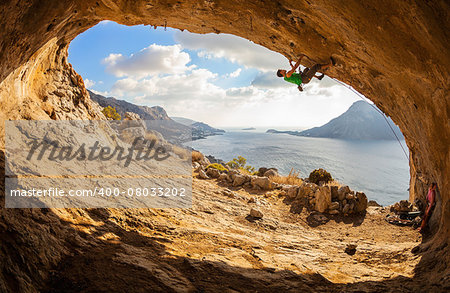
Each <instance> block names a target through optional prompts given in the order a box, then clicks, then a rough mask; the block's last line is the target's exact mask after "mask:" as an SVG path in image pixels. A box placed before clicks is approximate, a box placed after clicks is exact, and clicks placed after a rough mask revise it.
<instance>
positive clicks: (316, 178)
mask: <svg viewBox="0 0 450 293" xmlns="http://www.w3.org/2000/svg"><path fill="white" fill-rule="evenodd" d="M332 180H333V178H332V177H331V174H330V173H328V172H327V171H326V170H324V169H316V170H314V171H312V172H311V174H309V181H310V182H312V183H315V184H319V182H320V181H323V182H325V183H328V182H330V181H332Z"/></svg>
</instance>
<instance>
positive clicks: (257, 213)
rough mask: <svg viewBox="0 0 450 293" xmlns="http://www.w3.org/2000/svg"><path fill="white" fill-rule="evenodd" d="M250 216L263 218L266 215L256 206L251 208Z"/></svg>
mask: <svg viewBox="0 0 450 293" xmlns="http://www.w3.org/2000/svg"><path fill="white" fill-rule="evenodd" d="M250 216H252V217H253V218H255V219H261V218H262V217H263V216H264V215H263V213H262V212H261V211H260V210H258V209H255V208H251V209H250Z"/></svg>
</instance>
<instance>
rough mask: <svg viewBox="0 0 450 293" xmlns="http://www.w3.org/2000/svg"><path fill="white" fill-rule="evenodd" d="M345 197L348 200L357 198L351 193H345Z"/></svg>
mask: <svg viewBox="0 0 450 293" xmlns="http://www.w3.org/2000/svg"><path fill="white" fill-rule="evenodd" d="M345 199H346V200H352V199H355V196H354V195H353V194H351V193H347V194H346V195H345Z"/></svg>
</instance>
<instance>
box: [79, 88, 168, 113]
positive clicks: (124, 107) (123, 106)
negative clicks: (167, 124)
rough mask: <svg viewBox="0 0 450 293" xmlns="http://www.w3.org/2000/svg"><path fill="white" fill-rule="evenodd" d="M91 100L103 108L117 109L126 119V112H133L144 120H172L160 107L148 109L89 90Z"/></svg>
mask: <svg viewBox="0 0 450 293" xmlns="http://www.w3.org/2000/svg"><path fill="white" fill-rule="evenodd" d="M88 92H89V95H90V96H91V100H93V101H94V102H97V103H98V104H99V105H100V106H102V107H107V106H111V107H114V108H116V111H117V112H118V113H119V114H120V116H122V117H124V116H125V112H133V113H136V114H138V115H139V116H140V117H141V119H142V120H170V118H169V116H168V115H167V112H166V110H164V108H162V107H159V106H154V107H147V106H138V105H135V104H132V103H129V102H127V101H124V100H118V99H116V98H113V97H108V98H107V97H104V96H102V95H98V94H95V93H93V92H91V91H90V90H88Z"/></svg>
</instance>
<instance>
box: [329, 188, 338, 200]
mask: <svg viewBox="0 0 450 293" xmlns="http://www.w3.org/2000/svg"><path fill="white" fill-rule="evenodd" d="M330 189H331V199H332V200H337V199H338V187H337V186H330Z"/></svg>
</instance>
